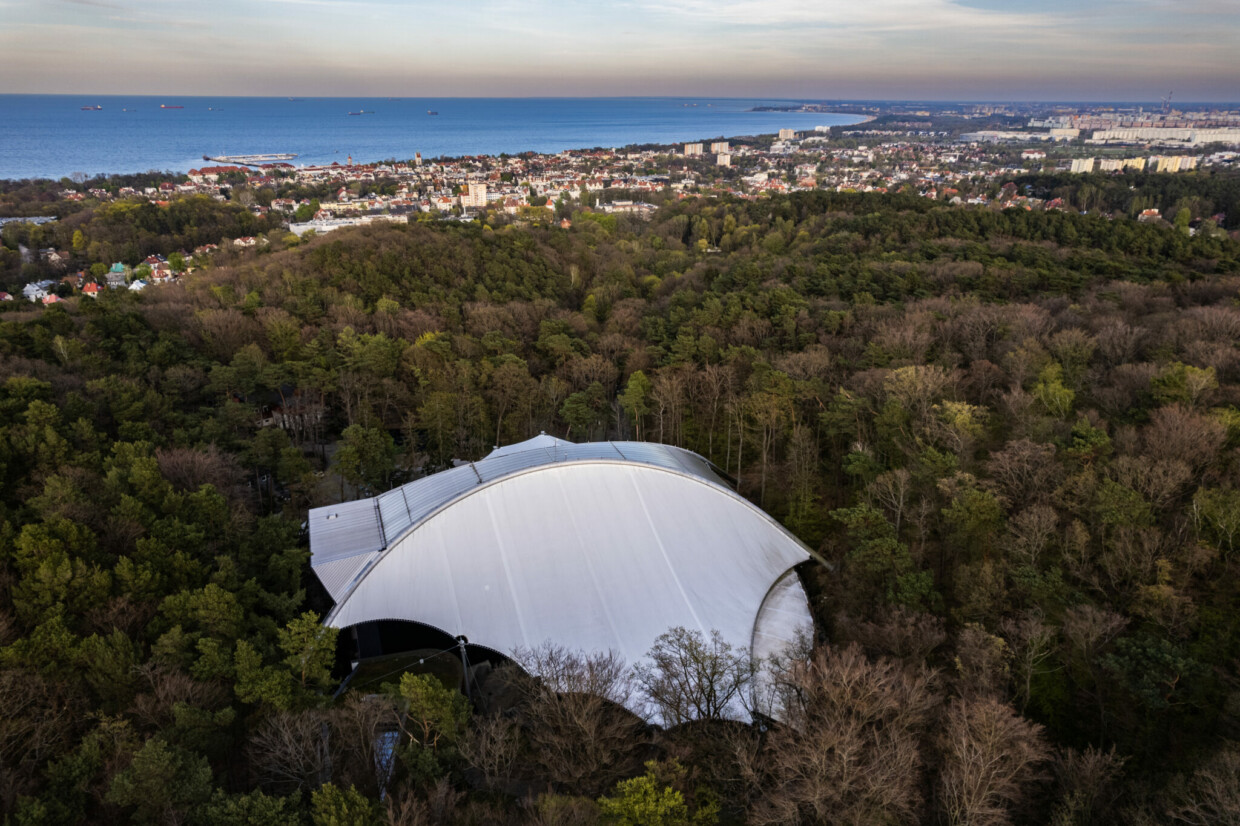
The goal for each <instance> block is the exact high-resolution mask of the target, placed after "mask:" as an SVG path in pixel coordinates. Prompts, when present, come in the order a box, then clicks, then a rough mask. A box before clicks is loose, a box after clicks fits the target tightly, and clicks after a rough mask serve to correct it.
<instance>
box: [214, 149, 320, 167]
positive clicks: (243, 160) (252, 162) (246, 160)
mask: <svg viewBox="0 0 1240 826" xmlns="http://www.w3.org/2000/svg"><path fill="white" fill-rule="evenodd" d="M296 157H297V153H296V152H277V153H274V154H270V155H203V156H202V159H203V160H204V161H215V162H216V163H231V164H236V165H237V166H262V165H263V164H268V163H275V162H277V161H291V160H293V159H294V158H296Z"/></svg>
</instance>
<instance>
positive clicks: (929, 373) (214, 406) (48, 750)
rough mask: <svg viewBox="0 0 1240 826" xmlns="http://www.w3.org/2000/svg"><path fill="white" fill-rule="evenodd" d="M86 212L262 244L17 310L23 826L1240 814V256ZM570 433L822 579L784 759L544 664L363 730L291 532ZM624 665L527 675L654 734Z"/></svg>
mask: <svg viewBox="0 0 1240 826" xmlns="http://www.w3.org/2000/svg"><path fill="white" fill-rule="evenodd" d="M1048 185H1049V184H1048ZM80 215H81V216H83V217H79V216H78V215H74V216H69V217H67V218H66V219H64V220H62V221H60V222H58V223H57V224H49V225H46V226H45V227H41V228H39V231H40V232H44V233H51V234H52V235H53V236H55V237H56V239H57V240H58V241H59V242H61V243H64V242H65V241H66V239H67V243H66V244H65V245H66V246H72V243H73V242H72V237H73V234H74V232H77V231H80V232H81V233H82V244H84V245H85V246H84V247H83V249H85V250H89V249H90V248H91V246H92V245H99V251H98V252H97V254H96V253H84V254H89V255H92V256H95V257H97V258H99V259H100V260H106V259H108V258H112V257H115V258H116V259H117V260H127V261H130V262H131V263H133V262H134V257H135V256H140V255H145V254H149V253H150V252H152V251H159V252H172V251H174V250H176V249H184V248H190V247H192V246H194V245H197V244H200V243H207V242H218V241H219V239H220V237H221V236H223V235H227V234H228V233H230V232H236V233H237V234H252V233H255V232H266V231H270V232H272V237H273V238H274V239H275V240H274V241H273V243H271V244H269V245H268V246H267V247H264V248H261V249H259V250H255V251H248V252H231V251H230V252H225V253H222V254H220V255H219V256H218V257H216V258H215V259H213V263H212V264H210V265H206V266H203V267H201V268H200V269H199V270H197V271H196V272H194V273H193V274H191V275H189V276H187V277H185V278H184V279H182V280H181V282H180V283H179V284H177V285H173V286H167V287H159V288H152V289H149V290H147V291H146V292H144V293H142V294H132V293H129V292H127V291H110V292H107V293H105V294H104V295H103V296H102V297H101V298H99V299H98V300H97V301H95V300H91V299H88V298H84V297H83V298H76V299H73V300H71V301H69V302H65V303H63V304H61V305H54V306H50V307H46V308H44V307H38V306H34V305H30V304H27V303H25V302H20V301H19V302H14V303H13V304H11V305H8V306H4V307H3V308H2V309H0V409H2V410H3V412H4V415H3V416H2V417H0V480H2V484H0V491H2V494H0V566H2V567H0V646H2V647H0V703H2V704H3V706H2V707H0V804H2V805H3V808H4V811H5V812H6V814H7V815H9V816H11V817H13V818H14V822H20V823H61V822H64V823H68V822H84V821H99V820H116V819H125V818H132V819H134V820H138V821H143V822H204V823H207V822H211V823H219V822H238V823H240V822H247V823H267V822H271V823H286V822H290V821H295V820H297V819H298V818H300V819H302V820H303V821H304V822H310V821H311V820H313V822H315V823H328V822H332V823H335V822H340V823H344V822H349V823H355V822H356V823H363V822H380V821H381V820H382V818H389V819H390V820H391V822H398V823H422V822H452V823H456V822H460V823H465V822H485V821H490V822H496V821H503V820H504V819H505V818H507V819H509V820H512V821H513V822H519V821H528V822H537V823H592V822H598V821H599V819H600V818H602V819H603V821H604V822H615V823H630V822H633V823H636V822H645V823H651V822H663V823H688V822H702V823H706V822H713V821H715V820H721V821H723V822H753V823H784V822H807V823H808V822H841V823H844V822H849V823H856V822H898V823H940V822H950V823H1005V822H1028V823H1034V822H1038V823H1042V822H1052V821H1053V822H1056V823H1062V824H1068V823H1082V824H1084V823H1103V822H1111V821H1114V822H1150V823H1154V822H1165V821H1166V820H1167V819H1168V818H1171V817H1177V818H1180V819H1181V820H1183V821H1184V822H1200V823H1206V822H1218V821H1217V817H1220V816H1222V815H1221V814H1219V813H1222V812H1226V811H1232V812H1234V811H1235V807H1236V806H1237V805H1238V804H1237V800H1236V797H1235V794H1236V792H1235V789H1236V788H1238V786H1237V784H1236V783H1235V782H1234V780H1235V778H1236V772H1237V767H1238V766H1240V749H1238V747H1237V745H1236V742H1235V741H1236V738H1237V736H1240V721H1238V719H1237V710H1238V709H1240V682H1238V680H1240V672H1238V670H1237V664H1238V663H1240V616H1238V615H1237V614H1236V612H1235V610H1234V606H1235V605H1236V604H1237V602H1238V601H1240V587H1238V583H1240V578H1238V570H1237V564H1238V562H1240V559H1238V558H1237V549H1236V545H1237V543H1240V463H1238V462H1237V460H1238V459H1240V453H1238V451H1240V350H1238V349H1237V341H1238V340H1240V304H1238V301H1240V243H1238V242H1236V241H1235V240H1232V239H1230V238H1228V237H1226V236H1225V235H1221V234H1218V235H1214V234H1209V233H1198V234H1197V235H1196V236H1191V237H1190V235H1189V234H1187V233H1186V232H1184V231H1183V230H1182V229H1181V228H1176V227H1166V226H1156V225H1153V224H1144V223H1138V222H1136V221H1131V220H1127V219H1115V220H1112V219H1107V218H1104V217H1101V216H1098V215H1079V214H1072V213H1067V212H1056V211H1046V212H1030V211H1025V210H1007V211H994V210H982V209H968V208H955V207H949V206H946V205H943V204H939V203H936V202H933V201H928V200H926V199H920V198H915V197H911V196H907V195H861V194H848V193H826V192H814V193H801V194H797V195H793V196H789V197H776V198H761V199H757V200H752V201H750V200H739V199H738V200H732V199H727V198H690V199H685V200H681V201H669V202H668V203H666V204H664V205H663V206H662V208H661V209H660V210H659V211H658V212H657V213H656V215H655V216H654V217H653V219H652V220H650V221H649V222H642V221H640V220H637V219H632V218H628V217H625V216H611V215H596V214H590V213H585V212H578V213H577V214H575V215H574V216H573V223H572V227H571V228H569V229H561V228H559V227H558V226H555V227H552V226H546V225H538V224H527V223H515V224H513V223H504V222H500V221H496V222H492V223H484V222H475V223H473V224H452V225H438V224H422V223H413V224H410V225H408V226H392V225H384V226H374V227H367V228H359V229H355V230H342V231H338V232H335V233H332V234H330V235H326V236H324V237H320V238H314V239H311V240H308V241H305V242H302V243H300V244H295V243H294V242H292V241H288V240H285V239H282V238H280V237H279V235H280V233H279V231H278V230H276V229H275V227H274V226H267V225H256V224H254V223H253V222H254V221H256V220H262V219H255V218H254V216H252V215H250V214H249V213H248V212H245V211H244V210H240V209H233V208H232V207H231V205H220V204H216V203H213V202H209V201H205V200H204V201H199V200H195V199H186V200H184V201H175V202H173V203H172V204H171V205H170V206H169V207H168V208H166V209H162V208H157V207H154V206H151V207H150V209H147V207H144V206H134V205H132V204H126V203H115V204H109V205H105V206H99V207H96V208H91V209H90V210H87V211H84V212H82V213H80ZM75 219H76V220H75ZM14 231H16V230H14ZM23 231H29V230H23ZM280 423H283V425H284V426H278V425H279V424H280ZM541 430H545V431H547V432H548V433H554V434H556V435H560V436H567V437H568V438H571V439H574V440H581V439H588V438H593V439H598V438H641V439H647V440H651V441H663V442H668V443H673V444H678V445H681V446H684V447H687V448H690V449H693V450H696V451H698V452H699V453H701V454H702V455H704V456H707V457H708V458H710V459H711V460H712V461H714V462H715V463H716V464H717V465H718V466H719V467H720V468H722V469H724V470H725V471H726V472H727V473H728V474H730V475H731V476H732V477H733V478H734V479H735V480H736V483H737V484H738V487H739V489H740V491H741V492H742V493H743V494H744V495H746V496H749V497H751V498H752V499H753V500H754V501H756V502H758V503H760V504H761V505H762V506H763V507H765V508H766V509H767V510H768V511H770V512H771V513H772V514H773V515H775V516H776V517H777V518H778V519H780V520H781V521H782V522H783V523H784V524H785V525H787V526H788V527H789V528H790V529H791V530H792V531H794V532H795V533H796V534H797V535H798V536H799V537H800V538H801V539H802V540H803V541H805V542H806V543H807V544H808V545H810V546H811V547H813V548H815V549H816V550H819V551H820V552H821V553H822V555H823V556H824V557H825V558H826V559H828V560H829V561H830V562H831V563H832V565H833V570H827V569H825V568H821V567H810V568H809V569H807V570H806V571H805V572H804V578H805V580H806V582H807V585H808V586H809V588H810V591H811V593H812V595H813V608H814V611H815V613H816V615H817V618H818V620H819V625H820V627H819V629H818V630H819V635H818V637H819V638H818V639H817V640H816V643H817V645H816V647H815V650H814V651H813V652H812V653H808V654H807V655H806V659H805V660H804V661H803V662H801V663H799V664H797V665H795V666H793V665H789V666H788V668H787V670H786V671H785V672H782V673H783V676H784V678H785V681H784V682H785V684H787V685H790V686H794V687H795V688H796V691H795V692H791V693H790V694H789V696H790V697H795V698H796V699H795V701H791V700H789V701H788V702H789V705H788V706H787V707H786V717H788V718H789V719H790V720H792V721H793V723H794V724H791V725H787V726H774V727H771V728H769V729H766V730H762V731H760V730H758V729H756V728H754V729H750V728H748V727H745V726H738V725H733V724H726V723H723V722H721V721H718V720H713V719H711V716H712V715H710V714H706V715H703V717H704V719H698V720H694V721H693V722H690V723H687V724H686V725H685V726H681V727H678V728H674V729H671V730H669V731H657V730H653V729H651V728H649V727H646V726H644V725H643V724H642V723H641V721H639V720H636V718H629V717H626V716H624V715H623V714H619V713H618V712H617V711H616V707H615V706H614V705H611V704H609V703H608V702H606V700H605V699H596V700H593V701H587V700H584V699H582V697H583V696H584V695H581V694H579V693H577V692H576V691H574V690H572V689H573V687H574V686H576V685H578V684H576V683H570V684H567V685H564V686H558V687H557V686H549V685H548V684H547V683H545V682H542V683H540V682H538V681H535V680H529V679H526V678H523V677H521V676H520V675H518V674H511V675H509V677H508V679H509V680H510V681H511V684H512V688H513V689H514V691H513V694H514V695H515V697H516V700H515V701H514V702H513V703H512V704H510V705H508V706H505V708H507V709H508V710H507V712H506V713H503V714H500V713H497V711H496V709H497V706H491V705H488V704H487V703H486V702H484V701H482V700H477V701H476V703H475V705H474V707H471V706H470V705H469V704H467V703H465V701H464V699H463V698H462V697H461V696H460V695H459V694H457V693H455V692H453V691H450V690H448V689H446V688H444V686H443V685H442V684H441V683H440V682H438V681H436V680H434V679H432V678H430V677H427V676H425V675H422V676H413V675H410V674H406V675H404V676H403V677H402V676H400V675H396V676H395V677H389V679H388V682H389V685H388V686H387V687H386V688H383V689H380V688H379V686H377V685H376V686H373V687H369V688H367V689H365V690H363V689H361V688H357V689H354V690H349V691H345V692H343V693H342V694H341V695H340V696H338V697H335V698H333V697H332V694H333V693H334V692H335V690H336V687H337V685H338V683H339V675H337V676H336V677H333V676H332V675H331V674H330V673H329V671H330V668H331V665H332V662H333V657H334V653H333V652H334V645H335V640H334V634H332V633H330V632H326V631H324V630H322V629H321V628H320V627H319V626H318V622H317V621H318V619H319V617H321V616H322V614H323V612H324V611H325V609H326V608H327V607H328V602H327V600H326V596H325V594H323V593H322V591H321V590H319V589H318V587H317V585H316V584H315V583H314V582H313V577H312V576H311V575H310V573H309V566H308V561H307V556H308V553H307V550H306V548H305V546H304V542H303V541H302V539H301V537H300V526H301V522H302V520H303V519H304V514H305V510H306V508H307V507H309V506H313V505H316V504H323V503H327V502H331V501H336V500H338V499H339V498H341V497H344V498H352V497H354V496H360V495H369V494H371V493H373V492H376V491H379V490H382V489H384V488H386V487H387V486H390V485H391V484H394V483H396V482H398V481H401V480H404V479H408V478H413V477H415V476H417V475H418V474H422V473H428V472H432V471H434V470H436V469H438V468H441V467H445V466H447V465H448V464H449V463H450V462H451V461H452V460H453V459H472V458H478V457H480V456H482V455H485V453H486V452H488V451H489V449H490V448H491V446H492V445H494V444H497V443H499V444H506V443H510V442H513V441H517V440H520V439H524V438H527V437H529V436H531V435H534V434H536V433H538V432H539V431H541ZM659 645H661V646H664V650H667V649H674V650H677V651H683V650H688V651H692V652H694V656H696V657H698V658H702V657H707V658H709V657H715V658H719V657H723V658H724V659H726V658H728V657H730V656H732V652H721V651H718V650H712V649H711V647H710V645H709V640H702V639H700V638H699V639H696V640H695V639H693V638H692V636H691V635H686V633H685V632H683V629H680V630H679V631H676V630H669V636H668V637H666V638H664V639H663V640H661V641H660V643H659ZM604 655H605V652H579V653H574V652H541V653H539V654H536V657H537V656H543V657H548V656H552V657H560V658H562V660H558V661H557V662H561V663H562V664H563V666H564V667H563V668H561V669H560V673H564V674H570V675H571V674H578V675H581V674H588V675H594V676H595V677H597V675H598V674H604V673H605V674H609V675H611V676H610V677H609V678H608V680H607V682H606V688H607V690H606V691H595V694H603V695H606V694H607V693H608V692H609V691H610V692H613V694H612V696H613V698H614V697H615V696H617V695H616V694H615V693H614V692H618V691H647V692H653V693H652V702H662V701H668V698H667V697H666V696H662V695H658V691H657V689H658V687H659V686H662V685H665V683H664V682H661V681H660V680H658V679H656V677H657V674H656V675H655V676H654V677H652V676H651V672H649V671H646V672H645V673H644V674H642V673H637V674H634V673H630V672H628V671H627V670H626V667H625V666H624V665H623V664H617V663H608V662H606V661H605V656H604ZM600 657H602V658H603V659H597V658H600ZM673 660H674V658H672V659H669V660H667V661H668V662H672V661H673ZM449 682H450V681H449ZM590 685H591V686H592V687H594V688H598V685H597V684H595V683H590ZM850 686H855V687H857V690H856V691H852V690H851V689H850V688H849V687H850ZM327 731H330V732H331V734H330V737H328V738H327V740H324V734H323V733H324V732H327ZM380 731H395V732H398V735H397V736H396V739H395V741H394V742H395V748H394V752H393V753H394V754H395V760H394V762H392V763H391V764H390V769H389V770H388V772H387V774H386V776H385V775H384V773H383V771H376V766H377V765H383V763H382V760H383V759H387V758H383V757H382V756H381V752H382V750H381V749H380V750H379V751H376V749H378V746H377V745H376V744H377V742H378V741H377V739H376V732H380ZM325 743H330V745H324V744H325ZM843 755H855V760H856V762H855V763H849V762H848V760H846V759H845V757H844V756H843ZM376 760H378V761H379V763H376ZM857 765H860V766H863V767H865V770H864V771H862V772H860V775H863V776H864V778H862V777H860V776H859V775H858V772H856V771H855V770H854V769H855V766H857ZM381 785H386V787H387V790H388V793H387V795H386V796H385V798H384V802H383V803H380V802H379V788H380V786H381ZM517 801H525V802H524V803H523V804H522V805H517ZM1228 807H1230V808H1228ZM418 818H422V819H418Z"/></svg>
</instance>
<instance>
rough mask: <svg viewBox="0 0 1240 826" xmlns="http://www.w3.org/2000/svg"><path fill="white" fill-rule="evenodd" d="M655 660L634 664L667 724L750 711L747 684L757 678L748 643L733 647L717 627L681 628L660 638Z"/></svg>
mask: <svg viewBox="0 0 1240 826" xmlns="http://www.w3.org/2000/svg"><path fill="white" fill-rule="evenodd" d="M646 656H647V657H648V658H649V659H650V664H645V663H642V664H638V665H637V666H635V667H634V673H635V674H636V676H637V681H638V683H639V684H640V685H641V687H642V689H643V690H644V692H645V694H646V697H647V699H648V700H649V701H650V705H651V708H652V709H653V710H654V711H655V712H656V713H657V714H658V715H659V717H660V718H661V719H662V720H663V723H664V724H665V725H669V726H673V725H679V724H681V723H688V722H691V721H693V720H722V719H725V718H730V717H735V716H736V715H737V713H738V712H741V711H748V710H749V699H750V698H749V696H748V692H747V689H748V687H749V685H750V683H751V681H752V680H753V677H754V665H753V660H752V659H751V657H750V656H749V650H748V649H746V648H740V649H737V648H733V647H732V645H731V643H729V642H727V641H726V640H724V639H723V636H722V635H721V634H720V633H719V632H718V631H711V633H710V636H709V638H708V637H705V636H703V635H702V633H701V632H700V631H690V630H688V629H686V628H682V627H676V628H673V629H671V630H670V631H668V632H667V633H665V634H662V635H660V636H659V638H658V639H657V640H655V644H654V646H653V647H652V648H651V649H650V651H649V652H647V654H646Z"/></svg>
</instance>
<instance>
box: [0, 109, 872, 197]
mask: <svg viewBox="0 0 1240 826" xmlns="http://www.w3.org/2000/svg"><path fill="white" fill-rule="evenodd" d="M790 103H791V102H790V101H773V100H740V99H735V98H724V99H715V98H399V99H392V98H292V99H291V98H239V97H220V98H206V97H180V98H178V97H124V96H106V95H105V96H77V95H0V178H61V177H65V176H70V175H73V174H74V173H76V172H81V173H85V174H86V175H95V174H100V173H114V172H145V171H147V170H151V169H157V170H171V171H176V172H185V171H187V170H189V169H192V168H194V167H197V166H202V165H203V160H202V156H203V155H212V156H215V155H252V154H267V153H276V152H294V153H297V155H298V157H297V159H296V160H295V161H294V162H293V163H295V164H319V163H331V162H332V161H340V162H341V163H344V162H345V160H346V158H348V157H349V156H350V155H351V156H352V157H353V160H354V161H355V162H358V163H365V162H370V161H380V160H385V159H388V158H396V159H400V160H403V159H408V158H412V157H413V155H414V153H415V152H421V153H422V156H423V157H424V158H428V159H429V158H434V157H439V156H460V155H498V154H500V153H504V152H507V153H509V154H516V153H518V152H529V151H532V152H544V153H546V152H559V151H561V150H564V149H582V148H593V147H600V146H601V147H618V146H625V145H628V144H637V143H678V142H682V141H696V140H702V139H709V138H712V137H719V136H727V137H734V136H738V135H756V134H767V133H773V132H777V131H778V130H779V129H783V128H788V129H812V128H813V127H815V126H818V125H838V124H847V123H856V122H858V121H859V120H860V118H858V117H856V116H853V115H835V114H806V113H792V112H754V111H751V110H752V109H753V108H754V107H756V106H771V105H774V106H778V105H789V104H790ZM161 105H163V106H169V107H171V106H180V107H183V108H180V109H172V108H164V109H161V108H160V107H161ZM85 106H101V107H103V108H102V109H98V110H91V111H85V110H83V108H82V107H85ZM350 112H365V113H366V114H361V115H350V114H349V113H350ZM431 112H435V113H437V114H430V113H431Z"/></svg>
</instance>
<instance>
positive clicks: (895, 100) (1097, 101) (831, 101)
mask: <svg viewBox="0 0 1240 826" xmlns="http://www.w3.org/2000/svg"><path fill="white" fill-rule="evenodd" d="M0 97H146V98H154V97H164V98H168V97H176V98H185V99H207V98H238V99H241V98H258V99H273V100H282V99H288V98H299V99H302V100H352V99H364V100H687V99H694V100H770V101H779V102H788V103H804V104H819V105H829V106H834V105H851V104H859V103H885V104H901V103H917V104H961V103H963V104H976V105H984V104H1008V105H1010V104H1041V105H1047V106H1052V105H1070V104H1089V105H1101V104H1110V103H1123V104H1145V103H1148V104H1152V105H1161V103H1162V101H1161V100H1160V99H1158V98H1150V99H1143V98H1075V99H1073V98H899V97H891V98H812V97H804V96H802V97H780V96H778V95H735V96H733V95H689V94H680V95H640V94H632V95H555V94H546V95H427V94H410V95H381V94H369V95H361V94H358V95H306V94H300V95H299V94H292V95H288V94H265V95H240V94H231V93H221V94H178V93H175V92H4V91H0ZM1192 104H1208V105H1212V106H1221V105H1233V106H1240V100H1222V99H1219V100H1212V99H1206V100H1183V101H1177V102H1176V108H1177V109H1179V108H1182V107H1185V106H1189V105H1192Z"/></svg>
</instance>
